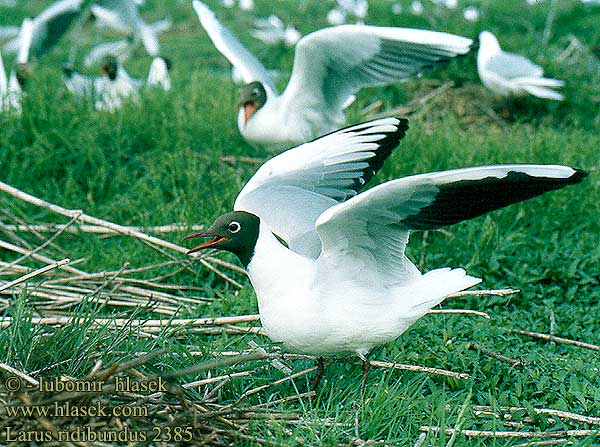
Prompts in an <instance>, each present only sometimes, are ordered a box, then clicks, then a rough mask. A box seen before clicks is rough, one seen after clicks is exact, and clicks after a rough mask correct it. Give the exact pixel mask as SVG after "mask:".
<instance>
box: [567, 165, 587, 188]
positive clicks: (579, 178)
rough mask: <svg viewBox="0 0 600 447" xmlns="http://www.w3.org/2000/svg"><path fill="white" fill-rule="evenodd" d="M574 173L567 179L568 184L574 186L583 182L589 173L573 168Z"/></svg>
mask: <svg viewBox="0 0 600 447" xmlns="http://www.w3.org/2000/svg"><path fill="white" fill-rule="evenodd" d="M573 169H574V170H575V173H574V174H573V175H572V176H571V177H569V180H570V181H569V184H571V185H576V184H577V183H581V182H583V181H584V180H585V179H586V178H587V176H588V175H590V173H589V172H588V171H584V170H583V169H577V168H573Z"/></svg>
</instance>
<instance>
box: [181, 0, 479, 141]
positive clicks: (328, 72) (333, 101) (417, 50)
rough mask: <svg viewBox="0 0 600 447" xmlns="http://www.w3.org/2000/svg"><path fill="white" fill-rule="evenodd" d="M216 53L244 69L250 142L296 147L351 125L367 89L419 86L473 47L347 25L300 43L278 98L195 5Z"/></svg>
mask: <svg viewBox="0 0 600 447" xmlns="http://www.w3.org/2000/svg"><path fill="white" fill-rule="evenodd" d="M193 6H194V9H195V10H196V13H197V14H198V18H199V19H200V22H201V23H202V26H203V27H204V29H205V30H206V31H207V33H208V35H209V37H210V38H211V39H212V41H213V43H214V45H215V46H216V47H217V49H218V50H219V51H220V52H221V53H223V55H224V56H225V57H226V58H227V59H229V61H230V62H231V63H232V64H233V65H234V66H236V67H237V68H238V69H239V72H240V73H241V74H242V75H243V78H244V81H245V82H246V83H247V85H246V86H245V87H244V88H243V89H242V92H241V97H240V104H239V106H240V108H239V114H238V127H239V129H240V132H241V134H242V136H243V137H244V139H246V141H248V142H250V143H253V144H258V145H263V146H268V147H272V148H281V147H286V146H287V147H290V146H292V145H295V144H300V143H303V142H305V141H307V140H309V139H311V138H314V137H315V136H318V135H323V134H324V133H326V132H330V131H332V130H334V129H336V128H339V127H340V125H342V124H343V123H344V122H345V117H344V108H345V107H347V106H348V105H349V103H350V102H351V101H352V99H353V95H354V94H355V93H356V92H357V91H358V90H360V89H361V88H363V87H370V86H376V85H386V84H390V83H393V82H400V81H405V80H407V79H411V78H414V77H415V76H417V75H418V74H419V73H421V72H423V71H425V70H427V69H429V68H432V67H433V66H435V65H436V64H437V63H439V62H446V61H448V59H451V58H453V57H455V56H458V55H462V54H466V53H468V52H469V50H470V48H471V44H472V41H471V39H467V38H465V37H460V36H455V35H452V34H447V33H438V32H434V31H425V30H418V29H408V28H385V27H375V26H365V25H341V26H337V27H333V28H325V29H322V30H319V31H316V32H314V33H311V34H309V35H307V36H305V37H304V38H302V39H300V41H299V42H298V44H297V45H296V49H295V59H294V66H293V69H292V75H291V77H290V80H289V82H288V85H287V87H286V89H285V90H284V92H283V93H282V94H281V95H279V94H278V93H277V90H276V88H275V85H274V83H273V81H272V79H271V78H270V76H269V74H268V72H267V70H266V69H265V67H263V65H262V64H261V63H260V62H259V61H258V60H257V59H256V58H255V57H254V56H253V55H252V54H251V53H250V52H249V51H248V50H247V49H246V48H244V46H243V45H242V44H241V43H240V42H239V41H238V40H237V38H236V37H235V36H234V35H233V34H232V33H231V32H230V31H229V30H228V29H227V28H225V27H224V26H223V25H222V24H221V23H220V22H219V21H218V20H217V18H216V17H215V15H214V13H213V12H212V11H211V10H210V9H209V8H208V7H207V6H206V5H205V4H204V3H202V2H200V1H198V0H194V1H193Z"/></svg>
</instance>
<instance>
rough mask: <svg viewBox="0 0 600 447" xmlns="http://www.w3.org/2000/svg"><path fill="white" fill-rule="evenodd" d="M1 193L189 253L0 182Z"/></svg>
mask: <svg viewBox="0 0 600 447" xmlns="http://www.w3.org/2000/svg"><path fill="white" fill-rule="evenodd" d="M0 191H3V192H5V193H7V194H9V195H11V196H13V197H16V198H18V199H21V200H23V201H25V202H27V203H31V204H32V205H36V206H39V207H41V208H45V209H47V210H50V211H52V212H54V213H57V214H60V215H63V216H66V217H69V218H71V219H75V220H80V221H82V222H87V223H88V224H91V225H96V226H101V227H105V228H108V229H111V230H113V231H115V232H117V233H120V234H123V235H125V236H130V237H134V238H136V239H140V240H143V241H146V242H149V243H152V244H155V245H157V246H159V247H163V248H167V249H169V250H173V251H175V252H177V253H181V254H187V252H188V249H187V248H185V247H181V246H179V245H177V244H174V243H172V242H168V241H165V240H163V239H160V238H157V237H155V236H150V235H148V234H146V233H143V232H141V231H138V230H132V229H130V228H128V227H125V226H122V225H118V224H115V223H113V222H109V221H106V220H103V219H99V218H97V217H93V216H90V215H88V214H85V213H83V211H81V210H69V209H67V208H63V207H61V206H58V205H55V204H53V203H50V202H47V201H45V200H42V199H40V198H38V197H35V196H33V195H31V194H28V193H26V192H23V191H21V190H19V189H17V188H15V187H13V186H10V185H8V184H6V183H4V182H0ZM192 256H193V257H195V258H196V259H198V260H199V261H200V263H202V264H203V265H204V266H206V267H208V266H209V262H208V261H207V260H206V259H203V258H202V257H201V256H200V255H196V256H194V255H192ZM210 267H212V266H210ZM212 268H213V269H214V267H212Z"/></svg>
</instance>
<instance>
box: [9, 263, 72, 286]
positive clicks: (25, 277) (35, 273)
mask: <svg viewBox="0 0 600 447" xmlns="http://www.w3.org/2000/svg"><path fill="white" fill-rule="evenodd" d="M69 262H71V260H70V259H63V260H61V261H58V262H55V263H54V264H50V265H47V266H45V267H42V268H41V269H37V270H35V271H33V272H31V273H28V274H26V275H23V276H21V277H20V278H17V279H15V280H14V281H10V282H7V283H4V284H2V285H0V292H2V291H3V290H6V289H10V288H11V287H13V286H16V285H18V284H21V283H23V282H25V281H28V280H30V279H31V278H35V277H36V276H39V275H42V274H44V273H46V272H49V271H50V270H54V269H55V268H59V267H61V266H64V265H66V264H68V263H69Z"/></svg>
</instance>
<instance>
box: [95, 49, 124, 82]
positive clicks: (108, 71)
mask: <svg viewBox="0 0 600 447" xmlns="http://www.w3.org/2000/svg"><path fill="white" fill-rule="evenodd" d="M100 70H101V71H102V74H104V75H106V76H108V79H110V80H111V81H114V80H115V79H117V71H118V70H119V61H118V60H117V58H116V57H115V56H113V55H112V54H107V55H106V56H104V57H103V58H102V65H101V66H100Z"/></svg>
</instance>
